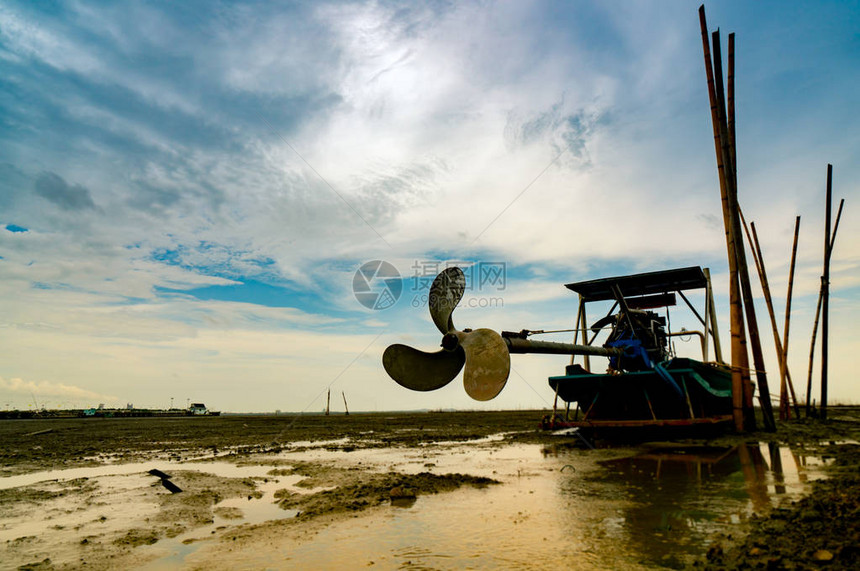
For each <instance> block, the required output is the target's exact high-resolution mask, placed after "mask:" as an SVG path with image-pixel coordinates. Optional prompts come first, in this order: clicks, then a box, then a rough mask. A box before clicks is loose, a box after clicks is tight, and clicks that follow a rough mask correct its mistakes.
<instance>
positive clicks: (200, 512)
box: [0, 409, 860, 569]
mask: <svg viewBox="0 0 860 571" xmlns="http://www.w3.org/2000/svg"><path fill="white" fill-rule="evenodd" d="M542 416H543V413H542V412H539V411H516V412H490V413H484V412H480V413H479V412H468V413H461V412H450V413H448V412H445V413H417V414H367V415H362V414H354V415H350V416H343V415H340V416H330V417H325V416H322V415H318V416H317V415H307V416H278V417H262V416H242V417H230V416H227V417H217V418H178V419H76V420H15V421H2V422H0V460H2V464H0V466H2V467H0V474H2V477H0V561H3V564H2V565H3V567H4V568H10V569H15V568H22V569H80V568H137V569H175V568H182V569H203V568H206V569H226V568H246V569H261V568H278V567H285V566H292V567H295V568H299V567H302V568H342V567H344V566H347V567H351V568H355V567H360V566H365V565H366V566H374V567H375V568H382V569H387V568H437V569H449V568H463V567H468V568H477V569H482V568H485V569H491V568H505V567H506V568H555V567H557V566H558V565H561V564H563V563H564V561H569V560H571V559H570V558H571V557H574V558H575V559H576V561H578V563H579V567H580V568H592V569H605V568H629V569H658V568H705V569H736V568H773V569H818V568H828V569H853V568H857V566H858V552H857V547H856V546H857V545H860V526H858V523H857V522H858V520H860V518H858V515H860V514H858V506H860V486H858V483H860V482H858V476H857V474H858V472H860V470H858V469H860V445H858V444H857V441H858V440H860V412H858V410H857V409H839V410H838V411H837V410H836V409H834V412H833V413H832V414H831V419H830V420H828V421H827V422H822V421H816V420H812V421H799V422H792V423H782V424H781V425H780V428H779V431H778V432H777V433H760V434H754V435H745V436H743V437H737V436H729V437H723V438H718V439H713V440H710V441H701V440H696V441H675V442H662V443H636V444H631V443H627V444H625V445H623V446H617V445H611V444H608V443H600V442H591V443H589V444H591V445H594V446H595V447H596V448H597V449H592V448H591V447H590V446H587V445H585V443H583V441H582V440H580V439H578V438H575V437H571V436H553V435H550V434H548V433H546V432H542V431H540V430H538V429H537V426H538V424H539V422H540V419H541V417H542ZM150 472H152V473H150ZM165 475H166V476H169V478H168V479H167V480H165V478H164V476H165ZM165 481H168V482H170V483H171V484H172V485H173V486H175V488H177V489H178V490H181V491H179V492H178V493H172V492H171V491H170V489H168V488H167V487H165V485H164V482H165Z"/></svg>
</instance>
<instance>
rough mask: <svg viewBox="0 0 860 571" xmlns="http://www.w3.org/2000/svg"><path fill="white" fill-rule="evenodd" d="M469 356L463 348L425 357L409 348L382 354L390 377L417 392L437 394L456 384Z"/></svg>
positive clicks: (389, 349) (394, 348)
mask: <svg viewBox="0 0 860 571" xmlns="http://www.w3.org/2000/svg"><path fill="white" fill-rule="evenodd" d="M465 362H466V354H465V353H464V352H463V349H462V348H461V347H457V348H456V349H455V350H453V351H446V350H444V349H443V350H441V351H437V352H435V353H425V352H424V351H419V350H418V349H413V348H412V347H409V346H408V345H400V344H395V345H389V346H388V347H387V348H386V349H385V352H384V353H383V354H382V366H383V367H385V372H386V373H388V376H389V377H391V378H392V379H394V380H395V381H397V383H398V384H399V385H401V386H403V387H406V388H407V389H412V390H413V391H434V390H436V389H441V388H442V387H444V386H445V385H447V384H448V383H450V382H451V381H453V380H454V377H456V376H457V374H458V373H459V372H460V369H462V368H463V364H464V363H465Z"/></svg>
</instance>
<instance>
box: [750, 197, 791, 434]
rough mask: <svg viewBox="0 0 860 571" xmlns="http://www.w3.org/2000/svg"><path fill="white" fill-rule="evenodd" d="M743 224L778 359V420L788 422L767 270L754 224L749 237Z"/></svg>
mask: <svg viewBox="0 0 860 571" xmlns="http://www.w3.org/2000/svg"><path fill="white" fill-rule="evenodd" d="M741 217H743V213H741ZM743 223H744V231H745V232H746V236H747V240H748V241H749V243H750V249H751V250H752V254H753V259H754V261H755V266H756V269H757V270H758V277H759V280H761V289H762V293H763V294H764V301H765V304H766V305H767V313H768V315H769V316H770V325H771V330H772V331H773V343H774V346H775V348H776V357H777V359H779V376H780V389H779V419H780V420H788V418H789V417H790V416H791V412H790V409H789V403H788V386H787V383H786V376H785V359H784V352H783V348H782V340H781V339H780V337H779V330H778V328H777V325H776V312H775V311H774V309H773V297H772V296H771V293H770V285H769V282H768V279H767V269H766V268H765V265H764V256H763V255H762V251H761V245H760V244H759V241H758V233H757V232H756V229H755V222H753V223H752V224H750V226H751V227H752V236H750V229H749V227H748V226H747V223H746V220H743Z"/></svg>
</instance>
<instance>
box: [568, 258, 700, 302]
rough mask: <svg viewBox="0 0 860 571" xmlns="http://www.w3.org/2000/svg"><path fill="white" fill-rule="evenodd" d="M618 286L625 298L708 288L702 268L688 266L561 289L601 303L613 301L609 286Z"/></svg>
mask: <svg viewBox="0 0 860 571" xmlns="http://www.w3.org/2000/svg"><path fill="white" fill-rule="evenodd" d="M613 284H614V285H617V286H618V288H619V289H620V290H621V293H622V295H624V297H631V296H639V295H650V294H658V293H668V292H674V291H684V290H688V289H701V288H704V287H706V286H707V280H706V279H705V274H704V272H703V271H702V268H700V267H699V266H690V267H689V268H677V269H674V270H663V271H659V272H647V273H644V274H633V275H630V276H617V277H614V278H601V279H599V280H588V281H584V282H576V283H572V284H565V286H564V287H566V288H568V289H570V290H573V291H575V292H576V293H578V294H579V295H581V296H582V300H583V301H603V300H607V299H613V300H614V299H615V295H614V294H613V293H612V285H613Z"/></svg>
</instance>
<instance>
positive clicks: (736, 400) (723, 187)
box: [699, 5, 745, 432]
mask: <svg viewBox="0 0 860 571" xmlns="http://www.w3.org/2000/svg"><path fill="white" fill-rule="evenodd" d="M699 24H700V27H701V31H702V50H703V52H704V58H705V75H706V77H707V80H708V98H709V100H710V104H711V123H712V125H713V129H714V152H715V154H716V157H717V173H718V175H719V181H720V197H721V202H722V209H723V226H724V229H725V234H726V250H727V252H728V262H729V317H730V323H731V353H732V357H731V359H732V366H731V371H732V417H733V419H734V424H735V430H736V431H737V432H744V430H745V422H744V406H743V378H742V372H741V371H742V367H741V352H742V351H745V347H744V344H742V342H741V340H742V337H741V328H742V327H743V324H742V321H743V317H742V315H741V311H742V310H741V307H740V291H739V289H738V280H737V258H736V256H735V252H734V243H733V237H732V229H731V224H730V222H729V216H730V214H729V212H730V211H729V203H728V191H727V186H728V178H729V177H728V176H727V174H726V169H725V165H724V164H723V151H722V148H723V145H722V143H721V141H720V127H719V125H720V119H719V114H718V112H717V94H716V87H715V85H714V68H713V64H712V61H711V47H710V39H709V38H708V25H707V22H706V19H705V6H704V5H702V6H701V7H699Z"/></svg>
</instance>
